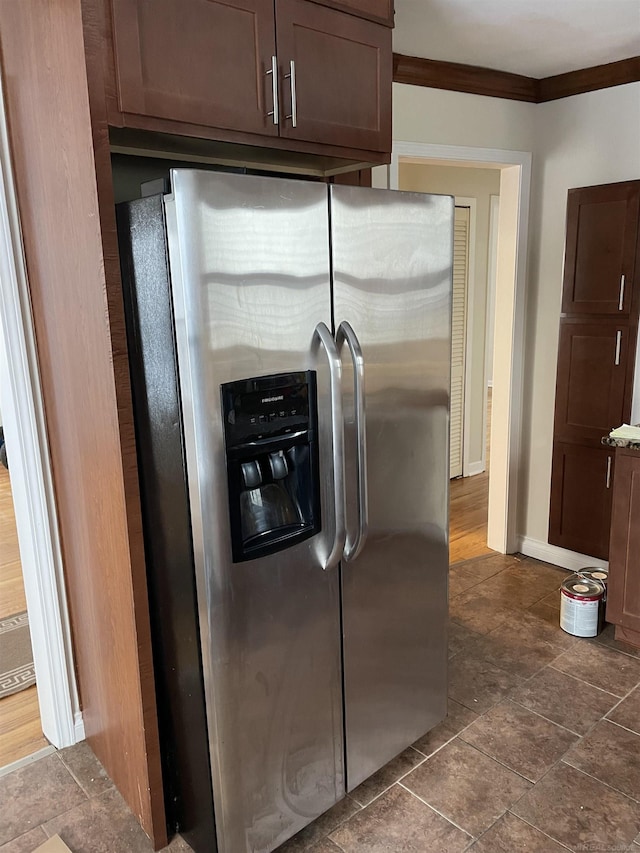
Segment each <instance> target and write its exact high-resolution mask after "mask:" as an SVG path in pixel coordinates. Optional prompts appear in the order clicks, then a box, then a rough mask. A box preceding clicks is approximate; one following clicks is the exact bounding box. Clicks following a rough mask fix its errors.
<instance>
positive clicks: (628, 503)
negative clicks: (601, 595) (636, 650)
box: [607, 448, 640, 645]
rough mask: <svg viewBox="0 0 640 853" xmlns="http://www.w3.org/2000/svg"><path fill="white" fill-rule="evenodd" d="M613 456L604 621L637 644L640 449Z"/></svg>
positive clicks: (639, 630) (639, 632)
mask: <svg viewBox="0 0 640 853" xmlns="http://www.w3.org/2000/svg"><path fill="white" fill-rule="evenodd" d="M615 457H616V476H615V480H614V484H613V512H612V516H611V546H610V550H609V589H608V594H607V622H613V623H614V624H615V625H616V626H617V628H616V637H617V638H620V639H625V640H627V641H628V642H633V644H634V645H640V451H639V450H626V449H622V448H619V449H618V450H616V451H615ZM636 635H637V636H636Z"/></svg>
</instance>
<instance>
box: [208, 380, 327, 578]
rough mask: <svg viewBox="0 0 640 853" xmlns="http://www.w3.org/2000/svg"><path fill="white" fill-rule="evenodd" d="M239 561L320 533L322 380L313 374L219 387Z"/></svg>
mask: <svg viewBox="0 0 640 853" xmlns="http://www.w3.org/2000/svg"><path fill="white" fill-rule="evenodd" d="M221 391H222V410H223V415H224V435H225V449H226V457H227V477H228V482H229V516H230V522H231V547H232V553H233V561H234V563H239V562H243V561H245V560H253V559H255V558H257V557H262V556H264V555H266V554H272V553H274V552H276V551H280V550H281V549H283V548H288V547H290V546H291V545H293V544H294V543H296V542H300V541H302V540H303V539H308V538H309V537H310V536H313V535H314V534H315V533H317V532H318V531H319V530H320V489H319V481H318V445H317V407H316V375H315V372H314V371H312V370H309V371H304V372H297V373H280V374H277V375H274V376H261V377H256V378H252V379H241V380H239V381H237V382H227V383H225V384H224V385H222V386H221Z"/></svg>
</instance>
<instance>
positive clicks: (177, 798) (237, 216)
mask: <svg viewBox="0 0 640 853" xmlns="http://www.w3.org/2000/svg"><path fill="white" fill-rule="evenodd" d="M118 227H119V234H120V244H121V254H122V272H123V283H124V294H125V306H126V315H127V325H128V336H129V350H130V362H131V375H132V388H133V397H134V410H135V416H136V431H137V444H138V454H139V460H140V472H141V479H140V486H141V496H142V506H143V515H144V525H145V543H146V551H147V562H148V578H149V594H150V599H151V608H152V617H153V633H154V654H155V668H156V673H157V685H158V697H159V699H158V702H159V713H160V730H161V735H162V739H163V753H164V771H165V772H164V775H165V786H166V791H167V807H168V811H169V813H170V815H171V821H172V823H173V824H174V825H175V826H177V827H178V828H179V829H180V830H181V831H182V832H183V833H184V834H185V836H186V837H187V839H188V840H190V841H191V843H192V845H193V846H194V848H195V849H196V850H197V851H202V853H204V851H207V853H209V851H211V850H213V849H216V848H215V845H216V844H217V850H218V851H219V852H220V853H245V851H252V853H267V851H271V850H274V849H275V848H277V847H278V846H279V845H280V844H282V843H283V842H284V841H285V840H286V839H288V838H289V837H290V836H292V835H294V834H295V833H296V832H298V831H299V830H300V829H302V828H303V827H304V826H305V825H306V824H308V823H309V822H311V821H312V820H314V819H315V818H316V817H318V816H319V815H320V814H322V813H323V812H324V811H326V810H327V809H329V808H330V807H331V806H332V805H334V804H335V803H336V802H338V801H339V800H340V799H342V798H343V797H344V796H345V793H346V792H348V791H351V790H353V789H354V788H355V787H357V786H358V785H359V784H360V783H361V782H362V781H363V780H364V779H366V778H367V777H368V776H370V775H371V774H372V773H374V772H375V771H376V770H378V769H379V768H380V767H382V766H383V765H384V764H385V763H386V762H388V761H389V760H390V759H392V758H393V757H394V756H395V755H397V754H398V753H399V752H401V751H402V750H403V749H405V748H406V747H407V746H409V745H410V744H411V743H413V742H414V741H415V740H417V739H418V738H419V737H420V736H422V735H423V734H424V733H425V732H426V731H428V730H429V729H430V728H431V727H432V726H434V725H435V724H436V723H437V722H439V721H440V720H441V719H442V718H443V717H444V715H445V713H446V660H447V654H446V648H447V571H448V459H449V452H448V441H449V439H448V431H449V373H450V312H451V266H452V230H453V200H452V199H451V198H450V197H446V196H431V195H423V194H417V193H400V192H391V191H385V190H374V189H366V188H358V187H346V186H336V185H331V186H327V185H325V184H322V183H316V182H310V181H303V180H289V179H287V180H284V179H280V178H272V177H261V176H250V175H241V174H224V173H216V172H205V171H199V170H189V169H184V170H183V169H177V170H173V171H172V172H171V192H170V193H169V194H166V195H164V196H163V195H159V196H153V197H149V198H143V199H140V200H138V201H135V202H131V203H128V204H126V205H120V206H119V209H118Z"/></svg>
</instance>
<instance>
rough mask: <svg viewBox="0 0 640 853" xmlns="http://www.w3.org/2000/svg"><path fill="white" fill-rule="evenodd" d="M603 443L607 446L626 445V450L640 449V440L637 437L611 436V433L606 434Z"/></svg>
mask: <svg viewBox="0 0 640 853" xmlns="http://www.w3.org/2000/svg"><path fill="white" fill-rule="evenodd" d="M601 443H602V444H605V445H606V446H607V447H624V448H626V450H638V451H640V440H639V439H637V438H611V436H610V435H605V437H604V438H603V439H601Z"/></svg>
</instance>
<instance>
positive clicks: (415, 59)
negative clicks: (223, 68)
mask: <svg viewBox="0 0 640 853" xmlns="http://www.w3.org/2000/svg"><path fill="white" fill-rule="evenodd" d="M393 82H394V83H409V84H410V85H412V86H428V87H429V88H431V89H449V90H451V91H453V92H468V93H469V94H471V95H488V96H489V97H491V98H510V99H511V100H514V101H529V102H530V103H536V102H537V99H538V95H537V90H536V82H537V81H536V80H534V78H533V77H525V76H524V75H523V74H511V73H509V72H508V71H496V70H494V69H492V68H480V67H479V66H477V65H463V64H462V63H460V62H441V61H439V60H437V59H421V58H420V57H419V56H404V55H403V54H401V53H394V54H393Z"/></svg>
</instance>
